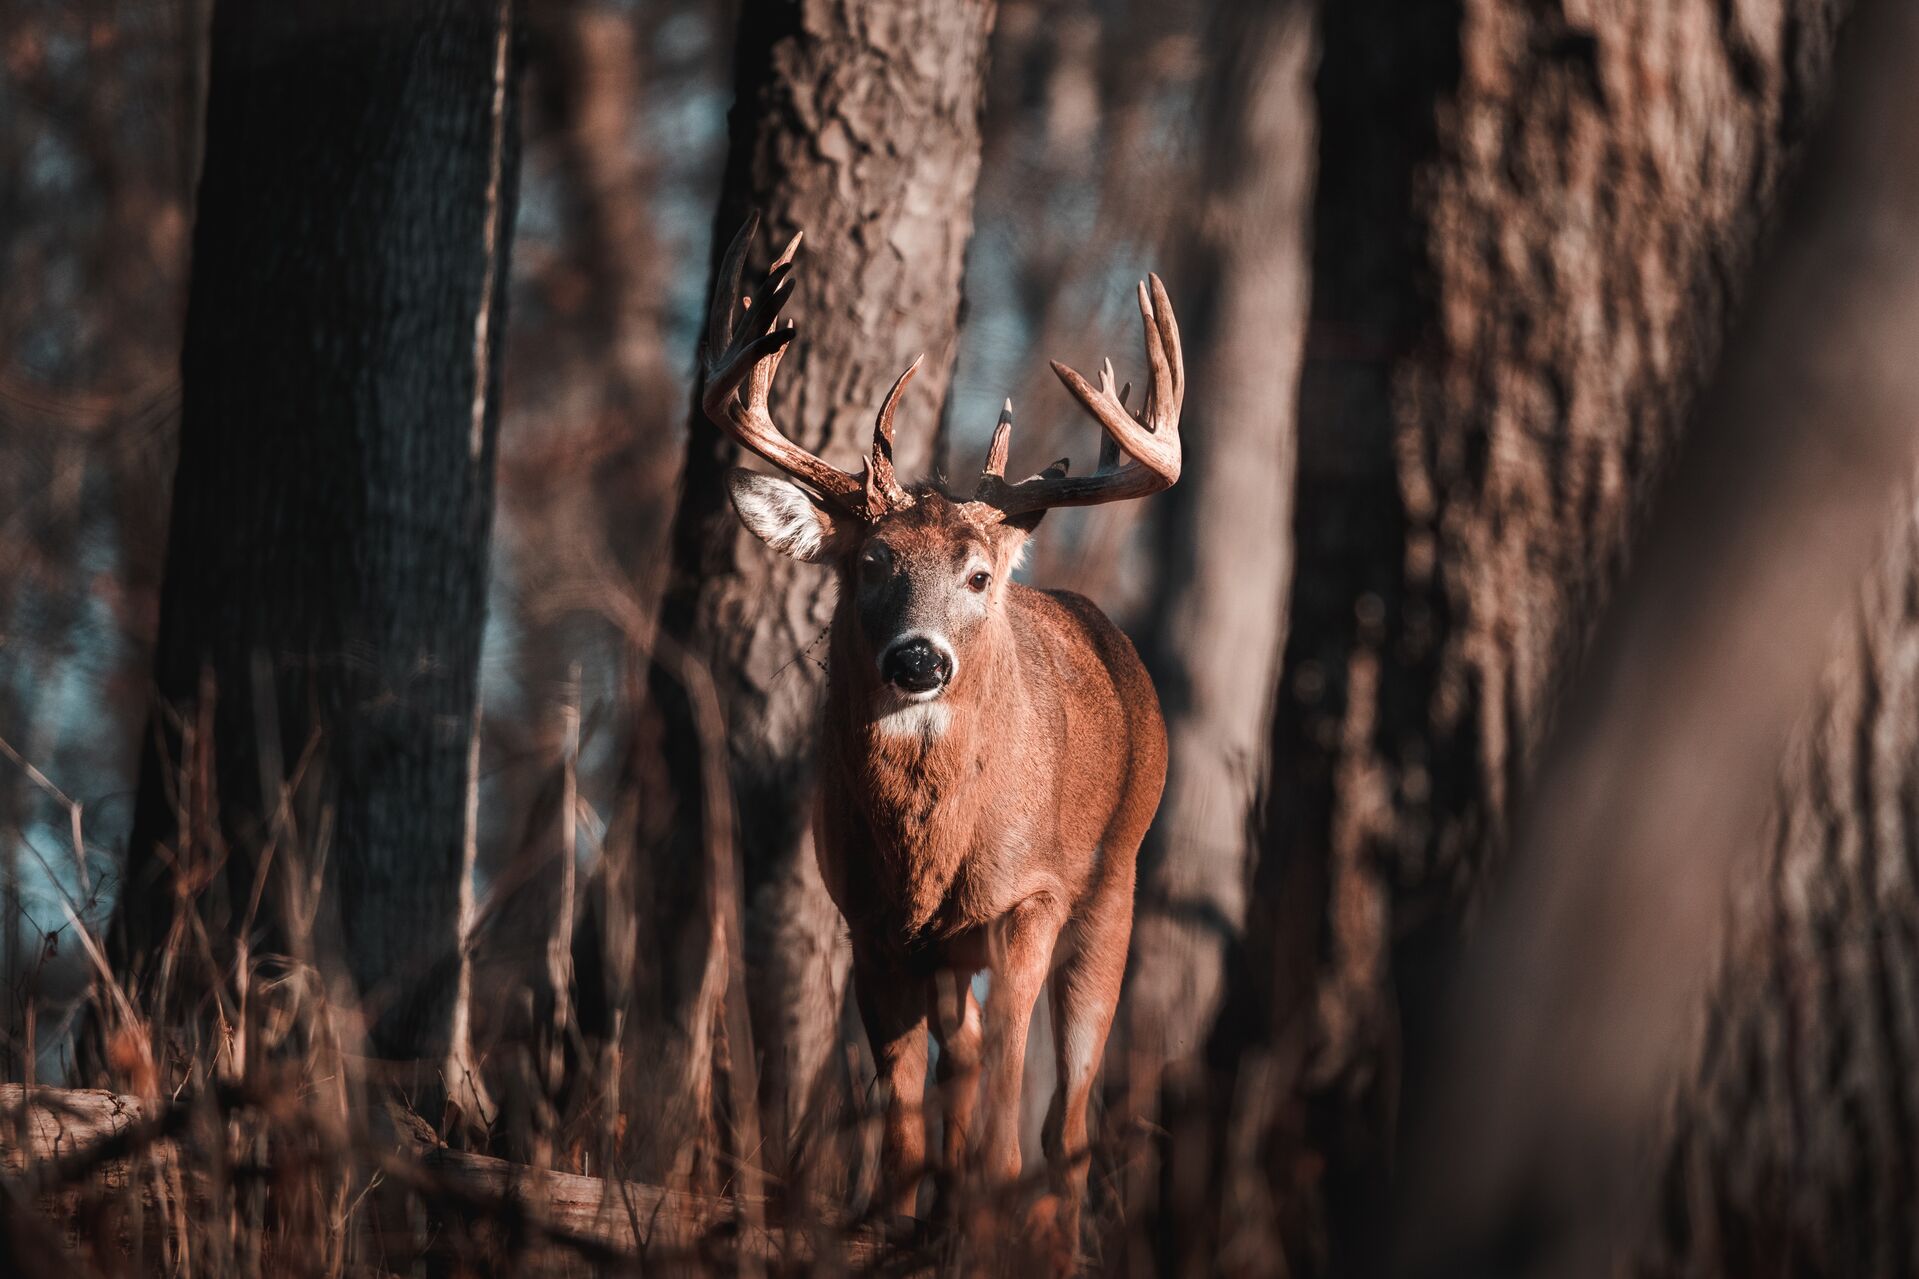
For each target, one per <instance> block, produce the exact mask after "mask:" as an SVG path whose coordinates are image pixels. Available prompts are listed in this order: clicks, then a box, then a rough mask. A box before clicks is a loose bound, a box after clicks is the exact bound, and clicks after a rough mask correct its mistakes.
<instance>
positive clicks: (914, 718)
mask: <svg viewBox="0 0 1919 1279" xmlns="http://www.w3.org/2000/svg"><path fill="white" fill-rule="evenodd" d="M952 722H953V708H952V707H951V706H949V705H947V704H946V702H945V701H943V700H942V701H925V702H906V701H902V702H901V704H900V705H898V706H895V707H894V708H893V709H892V710H890V711H887V712H886V713H884V714H882V715H881V716H879V718H877V719H875V720H874V721H873V727H874V728H876V729H878V730H879V731H880V732H881V733H882V734H884V735H885V736H887V737H905V738H912V739H915V740H918V741H921V742H928V743H930V742H936V741H938V740H939V738H940V735H941V734H943V733H944V732H945V731H946V727H947V725H948V724H950V723H952Z"/></svg>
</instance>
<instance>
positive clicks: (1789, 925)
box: [1633, 495, 1919, 1277]
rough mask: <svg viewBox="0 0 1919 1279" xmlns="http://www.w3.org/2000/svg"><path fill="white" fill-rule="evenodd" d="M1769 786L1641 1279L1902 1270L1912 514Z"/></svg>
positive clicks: (1912, 968)
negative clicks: (1761, 835) (1763, 834)
mask: <svg viewBox="0 0 1919 1279" xmlns="http://www.w3.org/2000/svg"><path fill="white" fill-rule="evenodd" d="M1843 629H1844V633H1843V635H1842V636H1841V637H1840V643H1839V644H1838V645H1837V646H1836V652H1835V653H1834V654H1833V657H1832V661H1831V664H1830V669H1829V672H1828V675H1827V678H1826V679H1825V681H1824V683H1823V686H1822V688H1821V690H1820V696H1819V699H1818V703H1817V707H1816V709H1815V711H1814V714H1813V716H1812V719H1811V721H1810V723H1809V724H1808V726H1807V728H1806V730H1805V731H1804V732H1803V733H1802V734H1801V735H1800V736H1799V738H1798V740H1797V741H1796V742H1795V744H1794V747H1793V749H1792V751H1791V753H1790V754H1789V756H1788V759H1787V762H1786V764H1785V767H1784V769H1783V771H1782V775H1781V777H1780V782H1779V801H1778V805H1777V808H1776V810H1775V812H1774V813H1773V815H1772V819H1771V823H1770V828H1769V830H1768V832H1767V836H1768V838H1767V840H1766V844H1765V846H1764V848H1763V850H1762V857H1761V858H1759V859H1755V862H1756V864H1755V865H1754V869H1753V872H1752V874H1751V875H1750V876H1748V877H1746V878H1745V879H1744V880H1743V882H1742V883H1741V885H1740V891H1739V892H1738V894H1737V903H1738V909H1737V918H1736V920H1735V928H1734V932H1733V935H1732V939H1731V944H1730V945H1729V947H1728V949H1727V952H1726V955H1725V958H1724V960H1723V962H1722V965H1721V968H1722V972H1721V974H1720V976H1719V978H1718V980H1717V981H1716V982H1715V988H1714V991H1713V994H1712V997H1711V999H1710V1001H1709V1003H1708V1006H1707V1009H1706V1013H1705V1017H1704V1024H1703V1026H1702V1028H1701V1030H1700V1040H1699V1044H1698V1047H1697V1051H1696V1053H1695V1055H1694V1058H1693V1062H1692V1070H1691V1073H1690V1074H1689V1076H1688V1078H1687V1079H1686V1080H1685V1081H1684V1083H1683V1084H1682V1085H1681V1087H1680V1089H1679V1094H1678V1097H1677V1101H1676V1104H1675V1106H1674V1110H1673V1113H1672V1116H1671V1124H1670V1128H1669V1130H1668V1132H1667V1134H1666V1135H1665V1141H1664V1144H1663V1149H1662V1150H1661V1151H1660V1154H1659V1161H1660V1163H1659V1177H1658V1180H1657V1187H1658V1189H1657V1200H1656V1202H1655V1203H1654V1204H1653V1205H1652V1206H1653V1207H1654V1208H1655V1209H1656V1214H1657V1215H1656V1216H1655V1217H1654V1219H1653V1220H1652V1222H1651V1228H1650V1230H1649V1232H1648V1237H1647V1239H1646V1240H1645V1241H1644V1242H1645V1246H1644V1249H1643V1251H1642V1253H1641V1255H1640V1256H1639V1258H1638V1259H1637V1262H1636V1264H1635V1266H1634V1267H1633V1269H1634V1271H1635V1272H1636V1273H1640V1274H1647V1275H1674V1276H1678V1275H1735V1274H1761V1273H1773V1274H1792V1275H1835V1276H1837V1275H1844V1276H1849V1277H1850V1276H1861V1277H1864V1276H1873V1275H1888V1276H1892V1275H1910V1274H1912V1273H1914V1271H1915V1268H1919V1227H1916V1226H1915V1223H1914V1221H1913V1218H1912V1205H1913V1202H1914V1198H1915V1195H1919V1096H1915V1094H1914V1081H1915V1079H1916V1078H1919V1002H1915V995H1916V994H1919V504H1915V502H1914V499H1913V498H1912V497H1911V496H1910V495H1908V496H1907V497H1906V498H1905V500H1904V509H1903V511H1902V512H1901V516H1900V519H1899V526H1898V528H1897V530H1896V531H1895V535H1894V537H1893V539H1892V545H1891V546H1890V548H1889V549H1888V552H1887V554H1886V555H1885V557H1884V558H1883V560H1882V562H1881V564H1880V565H1879V567H1878V568H1877V569H1876V570H1875V572H1874V573H1873V575H1872V580H1871V581H1870V583H1869V584H1868V587H1867V590H1866V595H1865V600H1864V603H1863V605H1862V607H1861V608H1860V610H1859V612H1858V614H1857V616H1855V617H1854V618H1852V619H1850V621H1849V623H1848V625H1846V626H1845V627H1844V628H1843Z"/></svg>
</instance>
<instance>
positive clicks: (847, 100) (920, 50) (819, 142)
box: [638, 0, 993, 1164]
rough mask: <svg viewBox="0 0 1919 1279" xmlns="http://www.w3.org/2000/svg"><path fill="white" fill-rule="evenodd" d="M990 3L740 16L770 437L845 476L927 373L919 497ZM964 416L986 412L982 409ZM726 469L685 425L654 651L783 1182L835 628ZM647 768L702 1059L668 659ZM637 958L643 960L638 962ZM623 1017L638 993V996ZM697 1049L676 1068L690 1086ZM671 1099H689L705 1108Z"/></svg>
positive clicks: (691, 866)
mask: <svg viewBox="0 0 1919 1279" xmlns="http://www.w3.org/2000/svg"><path fill="white" fill-rule="evenodd" d="M992 19H993V5H992V4H991V3H990V0H912V2H911V3H904V4H901V3H887V4H882V3H868V2H866V0H860V2H858V3H853V4H828V3H824V2H823V0H803V2H802V3H784V2H774V0H758V2H754V3H748V4H746V5H745V6H744V8H743V10H742V12H741V15H740V25H739V45H738V60H737V64H736V91H737V100H736V102H735V105H734V107H733V112H732V116H731V141H730V144H729V152H728V159H727V168H726V174H725V179H724V183H723V186H722V190H721V195H720V203H719V214H718V218H717V220H716V223H715V228H716V238H717V241H718V243H719V245H721V246H723V245H724V244H725V243H726V242H727V241H728V240H730V239H731V238H732V236H733V234H734V232H735V231H736V230H737V229H738V228H739V226H740V225H741V223H742V222H744V221H745V219H746V216H747V213H748V211H749V210H753V209H758V210H760V211H761V213H762V214H763V216H764V221H765V228H766V229H765V231H764V232H763V234H762V238H761V240H760V242H758V243H757V244H755V245H754V246H753V252H752V254H751V256H750V257H749V259H748V264H747V266H748V270H749V271H757V270H763V269H764V268H765V267H766V266H767V264H768V263H769V262H770V261H771V259H772V255H773V254H774V253H775V252H777V251H778V250H779V248H780V247H781V246H782V245H784V243H785V242H786V240H787V239H788V238H789V237H791V236H792V235H793V233H794V232H796V231H800V230H804V232H805V234H806V241H805V246H804V248H803V249H802V250H801V255H800V267H799V275H798V291H797V294H796V296H795V298H794V300H793V302H792V303H791V304H790V306H789V308H788V311H787V314H789V315H791V316H794V317H795V318H796V319H797V321H798V326H799V340H798V341H797V342H796V343H795V344H794V345H793V346H792V347H790V348H788V355H787V357H786V361H785V363H784V364H783V365H782V366H781V369H780V376H779V379H778V381H777V383H776V385H775V387H774V390H773V404H772V408H773V415H774V418H775V419H776V420H777V421H778V422H779V423H780V425H781V426H782V427H783V428H784V429H785V430H786V431H787V432H788V433H789V434H790V435H791V436H792V437H793V438H794V439H796V440H797V441H798V442H799V443H800V444H802V445H803V446H805V447H806V448H808V449H811V450H813V451H814V452H816V453H819V454H821V455H822V456H824V457H825V458H827V459H828V460H829V461H833V462H836V463H838V464H841V465H845V466H849V467H851V466H856V464H857V463H856V459H857V458H858V457H859V456H860V453H861V451H862V450H863V449H864V448H865V447H866V446H867V444H868V442H870V439H871V435H872V429H873V428H872V423H873V415H874V413H875V411H876V410H877V408H878V406H879V403H880V401H881V399H882V398H883V397H884V396H885V394H886V391H887V388H888V387H889V386H890V385H891V384H892V381H893V379H894V378H896V377H897V376H898V375H899V373H900V371H901V370H902V369H904V368H905V367H906V366H907V365H908V364H909V363H911V362H912V360H913V359H914V358H915V357H916V356H918V355H919V354H921V353H922V352H924V353H925V355H926V357H927V359H926V363H925V365H924V366H923V367H922V369H921V371H920V374H919V376H918V378H917V379H916V380H915V382H914V384H913V386H912V389H911V390H910V391H909V392H908V394H907V398H906V402H905V405H904V408H903V412H902V415H901V426H900V431H899V441H898V449H899V452H898V462H899V465H900V467H901V471H902V473H903V474H905V475H908V476H917V475H919V474H922V473H924V472H925V471H926V470H927V468H928V467H929V465H930V464H931V462H932V461H933V459H934V458H936V457H937V456H938V453H937V451H936V440H935V434H936V424H937V423H938V421H939V418H940V405H941V404H942V402H943V401H944V399H945V396H946V390H947V384H948V379H949V377H950V375H951V371H952V364H953V354H954V347H955V343H956V338H957V331H958V325H959V313H960V274H961V267H962V262H963V259H964V255H965V250H966V245H967V241H968V238H969V237H970V235H971V233H972V207H973V191H974V185H975V183H976V181H977V178H978V174H979V155H980V137H979V114H980V99H981V87H982V82H983V76H984V66H983V60H984V55H985V48H986V40H987V36H988V34H989V32H990V30H991V27H992ZM981 411H982V412H986V411H988V409H987V408H986V407H984V406H982V408H981ZM739 461H740V451H739V450H738V449H737V448H736V447H735V446H733V445H732V444H731V443H730V441H728V440H726V439H725V438H724V437H723V436H722V435H721V433H720V431H719V430H718V429H717V428H716V427H714V426H713V425H712V424H711V423H709V422H707V421H706V420H705V419H704V417H703V416H701V415H700V414H699V413H698V412H697V411H696V412H695V414H694V421H693V423H692V426H691V439H690V442H689V446H688V454H687V467H686V476H685V481H684V488H683V496H682V501H681V506H680V510H679V514H678V516H677V519H676V522H675V525H674V531H673V553H672V554H673V577H672V579H671V581H670V582H669V584H668V586H667V590H666V594H665V598H664V600H663V602H662V605H661V610H660V619H659V625H660V630H661V634H662V637H663V641H664V642H665V643H666V644H667V645H668V646H669V647H671V648H674V649H676V650H683V651H684V652H685V653H686V654H688V655H690V656H691V657H692V658H694V659H695V660H698V661H701V662H704V663H705V664H706V665H707V666H708V667H709V668H710V669H711V672H712V675H713V679H714V683H715V685H716V693H717V696H718V700H719V706H720V710H721V712H722V714H723V716H724V722H725V728H726V734H727V742H726V747H727V751H728V758H729V763H730V777H731V782H732V788H733V799H734V809H735V813H736V815H737V821H738V832H739V851H740V856H741V861H742V864H743V866H744V869H745V883H744V892H745V896H746V907H747V916H748V922H747V926H746V934H747V935H746V952H747V958H748V963H749V970H750V972H751V975H752V976H751V990H752V1000H751V1002H752V1008H753V1033H754V1036H755V1038H756V1040H757V1046H758V1049H759V1058H760V1062H761V1069H762V1071H763V1077H764V1080H765V1087H764V1089H763V1098H764V1102H765V1110H766V1113H767V1128H766V1135H767V1140H768V1143H769V1145H768V1151H767V1157H768V1158H769V1160H770V1161H772V1162H773V1163H775V1164H778V1163H780V1162H782V1161H783V1153H782V1152H783V1150H784V1147H785V1139H786V1137H787V1135H788V1134H789V1133H791V1132H792V1131H793V1130H794V1129H795V1128H796V1126H797V1125H798V1123H799V1120H800V1118H801V1115H802V1113H803V1111H804V1108H805V1106H806V1102H807V1098H808V1095H809V1093H810V1092H811V1090H812V1086H813V1084H814V1081H815V1080H816V1079H817V1078H818V1077H819V1075H820V1072H821V1070H822V1069H823V1068H824V1067H825V1066H826V1065H827V1064H828V1061H829V1058H830V1057H831V1056H832V1050H833V1047H834V1045H835V1044H836V1043H837V1035H838V1019H839V1012H840V997H841V992H842V989H843V985H844V972H845V960H844V958H843V957H842V956H841V955H840V953H839V952H840V950H841V946H840V936H839V935H840V929H841V924H840V921H839V918H838V915H837V914H836V913H835V911H834V910H833V907H832V905H831V903H830V902H829V901H828V900H827V898H826V895H825V890H824V888H823V887H822V885H821V884H820V881H819V875H818V871H817V868H816V867H815V865H814V860H813V852H812V847H811V835H810V830H809V824H810V821H811V804H812V782H813V778H812V756H811V751H810V749H809V743H810V742H811V741H812V737H813V731H814V721H815V717H816V714H817V711H818V708H819V701H820V697H821V694H822V690H823V687H824V668H823V667H822V666H821V665H820V664H819V663H818V662H817V661H814V660H811V658H810V656H809V650H810V649H811V648H812V647H813V646H814V645H815V643H816V642H817V641H818V640H819V639H820V637H821V635H822V634H823V632H824V630H825V627H826V624H827V619H828V616H829V613H830V610H831V607H832V598H833V597H832V589H831V583H830V580H829V575H828V574H826V573H824V572H822V571H821V570H820V569H818V568H816V567H812V566H809V565H805V564H799V563H796V562H794V561H791V560H787V559H784V558H781V557H779V556H777V555H775V554H773V553H771V552H769V551H768V550H766V549H765V548H764V547H763V546H761V545H760V544H759V543H758V542H756V541H754V540H753V539H752V538H750V537H749V536H748V535H747V534H746V533H745V532H744V531H743V530H742V529H741V528H740V527H739V525H738V523H737V522H736V520H735V518H734V515H733V512H732V509H731V507H730V505H729V504H728V502H727V500H726V497H725V491H724V488H723V484H722V481H723V477H724V473H725V471H726V469H727V468H728V467H730V466H733V465H736V464H737V463H738V462H739ZM650 686H651V689H652V693H653V704H654V707H655V710H656V714H655V716H654V720H655V724H654V731H655V732H656V733H657V742H656V747H655V750H654V751H653V752H652V754H653V755H654V757H655V758H656V759H657V760H658V763H659V766H660V767H662V768H663V769H664V770H665V776H664V779H663V780H664V781H665V783H666V787H667V789H666V793H667V794H669V795H671V796H673V797H674V802H675V807H674V809H673V810H672V811H671V812H654V813H650V814H646V815H644V816H643V821H644V823H645V828H646V831H647V832H649V833H650V834H643V837H642V848H643V849H646V850H648V851H643V853H642V855H641V858H640V863H641V865H640V867H639V873H640V876H641V878H642V879H643V880H645V881H650V883H649V884H648V885H647V886H646V887H645V888H644V889H643V897H644V898H646V899H650V902H651V904H650V905H648V904H645V903H644V902H643V904H642V908H641V911H640V917H639V920H638V928H639V929H640V936H641V938H642V939H643V940H644V939H645V938H646V937H647V935H648V931H647V930H649V929H653V930H655V931H656V933H657V936H658V937H659V938H660V939H661V942H662V943H663V945H662V947H661V950H662V952H663V957H662V959H661V960H660V967H661V969H662V971H661V972H660V973H659V974H657V976H656V979H655V980H657V983H658V985H657V992H658V998H659V1005H658V1011H659V1012H660V1014H661V1015H662V1016H663V1017H664V1018H665V1019H666V1022H667V1024H668V1026H669V1027H670V1031H669V1033H670V1034H672V1035H676V1036H678V1037H680V1038H681V1039H694V1040H697V1039H699V1038H701V1037H705V1036H710V1034H711V1027H710V1025H708V1024H706V1023H705V1018H706V1015H707V1012H706V1011H702V1010H700V1009H697V1008H696V1007H695V1004H696V1002H697V996H698V991H699V987H700V983H701V981H702V979H703V976H704V975H706V974H710V972H711V971H712V970H711V969H710V968H709V945H708V942H709V938H708V937H707V936H706V929H705V927H704V923H703V921H701V922H699V923H695V924H692V925H689V924H688V923H687V920H688V919H689V918H690V917H693V916H695V915H696V914H697V913H698V912H694V911H689V909H688V907H687V903H688V902H690V901H698V900H701V899H702V894H703V891H704V890H703V889H701V888H700V887H699V886H698V885H697V884H691V885H689V884H685V883H678V884H676V883H675V881H674V879H673V877H674V876H676V875H677V876H682V877H683V876H685V875H688V874H691V875H695V876H697V875H700V874H702V873H703V867H704V862H705V859H704V858H703V857H702V855H701V853H700V851H699V849H700V847H701V844H700V841H701V840H702V838H704V837H705V836H706V835H707V834H708V833H710V831H711V820H710V817H709V815H707V814H705V813H703V812H702V810H701V805H700V801H699V796H700V793H701V783H700V777H699V769H700V760H699V752H698V751H697V750H696V749H694V747H693V745H692V743H693V742H694V741H695V739H696V738H697V737H698V736H699V734H700V733H701V732H703V731H705V730H704V729H703V728H702V726H701V725H700V724H699V722H698V718H697V716H696V715H695V714H694V713H693V709H692V708H691V707H690V706H689V704H688V701H687V698H686V696H685V693H684V689H683V681H682V671H681V670H680V667H679V663H678V662H677V660H674V659H670V658H669V659H667V660H663V661H661V662H658V663H656V664H655V666H654V668H653V671H652V675H651V678H650ZM643 949H644V950H648V951H650V950H651V949H652V947H650V946H643ZM641 1002H642V1004H644V1003H645V992H642V1001H641ZM701 1054H702V1049H701V1048H700V1046H699V1045H698V1043H688V1044H686V1045H685V1046H684V1047H683V1048H682V1049H681V1050H680V1052H679V1056H680V1058H681V1060H682V1061H683V1062H685V1063H686V1064H687V1066H688V1067H691V1068H692V1069H693V1070H695V1071H697V1070H698V1069H699V1068H700V1062H701V1060H702V1056H701ZM703 1086H704V1085H703V1083H702V1082H701V1081H699V1080H698V1079H697V1078H687V1079H686V1080H685V1082H684V1087H686V1088H687V1089H689V1090H691V1091H692V1092H694V1093H696V1094H697V1093H698V1091H699V1090H700V1089H701V1088H702V1087H703Z"/></svg>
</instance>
